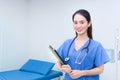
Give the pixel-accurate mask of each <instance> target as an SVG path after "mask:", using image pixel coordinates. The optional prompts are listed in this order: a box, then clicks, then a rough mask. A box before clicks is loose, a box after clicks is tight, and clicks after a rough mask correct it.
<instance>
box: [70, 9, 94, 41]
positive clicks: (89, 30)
mask: <svg viewBox="0 0 120 80" xmlns="http://www.w3.org/2000/svg"><path fill="white" fill-rule="evenodd" d="M76 14H80V15H82V16H84V17H85V18H86V20H87V21H88V23H90V22H91V17H90V14H89V12H88V11H87V10H84V9H80V10H78V11H76V12H75V13H74V14H73V15H72V21H73V22H74V16H75V15H76ZM87 35H88V37H89V38H91V39H93V37H92V24H91V25H90V27H88V30H87ZM76 36H77V33H76Z"/></svg>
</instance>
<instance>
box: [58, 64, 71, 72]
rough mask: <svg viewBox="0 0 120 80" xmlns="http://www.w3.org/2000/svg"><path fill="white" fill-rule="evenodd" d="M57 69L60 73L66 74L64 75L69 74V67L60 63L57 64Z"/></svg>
mask: <svg viewBox="0 0 120 80" xmlns="http://www.w3.org/2000/svg"><path fill="white" fill-rule="evenodd" d="M57 68H58V69H59V70H60V71H62V72H66V73H70V72H71V71H72V70H71V67H70V66H69V65H63V64H61V63H60V62H58V63H57Z"/></svg>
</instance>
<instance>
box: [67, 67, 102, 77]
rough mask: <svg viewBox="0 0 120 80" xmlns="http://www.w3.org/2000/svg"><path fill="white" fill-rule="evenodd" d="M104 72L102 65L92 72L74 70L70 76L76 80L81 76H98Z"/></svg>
mask: <svg viewBox="0 0 120 80" xmlns="http://www.w3.org/2000/svg"><path fill="white" fill-rule="evenodd" d="M103 70H104V65H101V66H99V67H96V68H94V69H91V70H72V71H71V72H70V73H69V74H70V76H71V77H72V78H73V79H76V78H79V77H81V76H92V75H98V74H101V73H102V72H103Z"/></svg>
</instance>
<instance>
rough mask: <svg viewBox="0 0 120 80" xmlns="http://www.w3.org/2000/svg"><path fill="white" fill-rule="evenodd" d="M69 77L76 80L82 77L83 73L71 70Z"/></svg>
mask: <svg viewBox="0 0 120 80" xmlns="http://www.w3.org/2000/svg"><path fill="white" fill-rule="evenodd" d="M69 75H70V76H71V78H73V79H77V78H79V77H81V76H83V71H80V70H72V71H71V72H70V73H69Z"/></svg>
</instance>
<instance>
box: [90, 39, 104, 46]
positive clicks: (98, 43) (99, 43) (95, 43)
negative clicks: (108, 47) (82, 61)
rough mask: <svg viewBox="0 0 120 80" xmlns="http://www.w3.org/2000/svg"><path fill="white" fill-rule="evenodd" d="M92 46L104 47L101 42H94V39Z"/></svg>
mask: <svg viewBox="0 0 120 80" xmlns="http://www.w3.org/2000/svg"><path fill="white" fill-rule="evenodd" d="M91 44H92V45H94V46H96V47H97V46H100V45H102V44H101V42H99V41H97V40H94V39H91Z"/></svg>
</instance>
